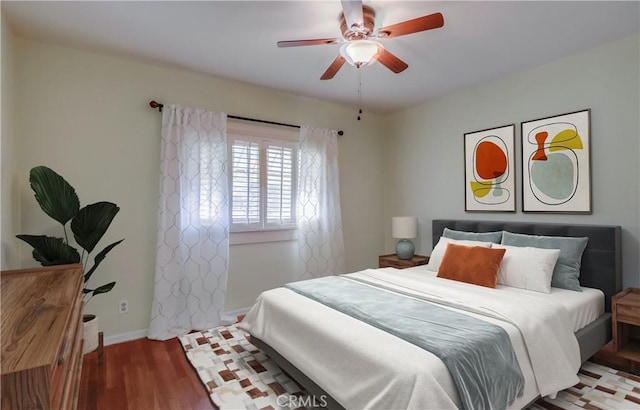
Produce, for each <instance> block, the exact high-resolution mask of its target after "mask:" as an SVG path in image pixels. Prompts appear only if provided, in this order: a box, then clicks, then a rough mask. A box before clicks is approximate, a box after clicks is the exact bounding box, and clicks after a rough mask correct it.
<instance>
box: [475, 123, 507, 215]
mask: <svg viewBox="0 0 640 410" xmlns="http://www.w3.org/2000/svg"><path fill="white" fill-rule="evenodd" d="M515 128H516V126H515V124H510V125H503V126H500V127H495V128H490V129H486V130H481V131H473V132H469V133H466V134H464V187H465V188H464V193H465V208H464V210H465V211H466V212H515V211H516V184H515V180H516V178H515V152H514V151H515Z"/></svg>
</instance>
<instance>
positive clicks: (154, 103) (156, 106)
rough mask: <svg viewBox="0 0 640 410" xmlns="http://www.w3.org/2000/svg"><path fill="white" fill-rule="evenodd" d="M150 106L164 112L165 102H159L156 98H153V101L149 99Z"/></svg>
mask: <svg viewBox="0 0 640 410" xmlns="http://www.w3.org/2000/svg"><path fill="white" fill-rule="evenodd" d="M149 107H151V108H154V109H155V108H157V109H158V111H160V112H162V107H164V104H161V103H159V102H157V101H155V100H151V101H149Z"/></svg>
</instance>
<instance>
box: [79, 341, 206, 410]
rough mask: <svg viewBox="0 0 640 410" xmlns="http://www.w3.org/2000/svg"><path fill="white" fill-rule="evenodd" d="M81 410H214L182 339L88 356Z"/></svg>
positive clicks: (128, 345) (131, 344) (121, 346)
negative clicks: (189, 359) (101, 360)
mask: <svg viewBox="0 0 640 410" xmlns="http://www.w3.org/2000/svg"><path fill="white" fill-rule="evenodd" d="M81 380H82V381H81V386H80V399H79V403H78V409H82V410H100V409H109V410H111V409H118V410H125V409H131V410H133V409H135V410H152V409H167V410H187V409H198V410H200V409H214V408H215V407H213V405H212V403H211V401H210V400H209V396H208V395H207V392H206V390H205V388H204V386H203V385H202V383H201V382H200V379H199V378H198V375H197V374H196V372H195V370H194V369H193V367H191V364H190V363H189V361H188V360H187V358H186V356H185V355H184V352H183V350H182V346H180V342H179V341H178V339H170V340H167V341H164V342H159V341H155V340H149V339H146V338H145V339H139V340H134V341H131V342H126V343H120V344H115V345H111V346H106V347H105V348H104V363H103V364H101V365H99V364H98V354H97V353H96V352H93V353H89V354H87V355H85V356H84V361H83V366H82V379H81Z"/></svg>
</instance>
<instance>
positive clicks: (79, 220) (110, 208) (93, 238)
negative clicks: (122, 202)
mask: <svg viewBox="0 0 640 410" xmlns="http://www.w3.org/2000/svg"><path fill="white" fill-rule="evenodd" d="M118 211H120V208H118V206H117V205H116V204H113V203H111V202H96V203H95V204H91V205H87V206H85V207H84V208H82V209H81V210H80V211H78V214H77V215H76V216H75V217H74V218H73V220H72V221H71V230H72V231H73V236H74V237H75V238H76V242H77V243H78V245H80V246H82V248H83V249H84V250H86V251H87V252H88V253H91V252H92V251H93V249H94V248H95V247H96V245H97V244H98V242H100V239H101V238H102V236H103V235H104V233H105V232H107V229H109V225H111V221H113V218H114V217H115V216H116V214H117V213H118Z"/></svg>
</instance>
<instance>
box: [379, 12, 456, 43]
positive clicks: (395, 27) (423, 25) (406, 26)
mask: <svg viewBox="0 0 640 410" xmlns="http://www.w3.org/2000/svg"><path fill="white" fill-rule="evenodd" d="M442 26H444V17H443V16H442V13H434V14H429V15H428V16H422V17H418V18H415V19H413V20H407V21H403V22H402V23H398V24H392V25H390V26H387V27H383V28H381V29H380V30H378V36H379V37H383V38H391V37H399V36H404V35H407V34H412V33H418V32H420V31H425V30H431V29H434V28H440V27H442Z"/></svg>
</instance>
